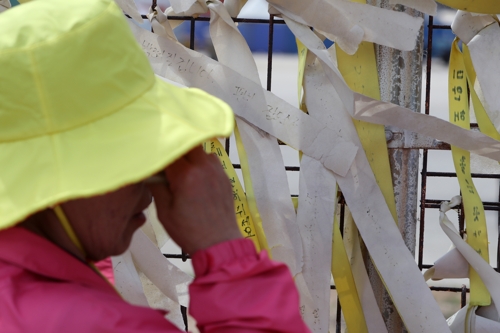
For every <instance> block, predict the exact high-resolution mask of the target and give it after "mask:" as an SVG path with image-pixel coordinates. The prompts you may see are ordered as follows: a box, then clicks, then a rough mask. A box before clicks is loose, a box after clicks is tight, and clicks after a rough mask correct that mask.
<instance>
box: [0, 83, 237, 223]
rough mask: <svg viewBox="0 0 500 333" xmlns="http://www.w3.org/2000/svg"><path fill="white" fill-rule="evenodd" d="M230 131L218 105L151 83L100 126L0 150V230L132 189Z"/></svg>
mask: <svg viewBox="0 0 500 333" xmlns="http://www.w3.org/2000/svg"><path fill="white" fill-rule="evenodd" d="M76 93H77V92H76ZM233 126H234V116H233V113H232V110H231V108H230V107H229V106H228V105H227V104H226V103H224V102H223V101H221V100H219V99H217V98H215V97H213V96H211V95H208V94H207V93H205V92H203V91H201V90H198V89H190V88H179V87H175V86H173V85H170V84H167V83H165V82H163V81H162V80H161V79H159V78H156V81H155V83H154V84H153V86H152V87H151V89H149V90H148V91H147V92H145V93H144V94H143V95H141V96H140V97H139V98H137V99H136V100H134V101H133V102H132V103H130V104H129V105H127V106H125V107H124V108H122V109H120V110H117V111H116V112H114V113H111V114H110V115H108V116H106V117H104V118H101V119H99V120H96V121H93V122H90V123H87V124H85V125H83V126H79V127H76V128H73V129H70V130H67V131H64V132H59V133H54V134H51V135H44V136H38V137H34V138H31V139H27V140H20V141H13V142H3V143H0V161H2V162H3V163H6V164H5V165H3V166H2V169H3V170H2V172H1V173H0V229H4V228H8V227H10V226H13V225H14V224H16V223H18V222H20V221H22V220H24V219H25V218H26V217H27V216H29V215H30V214H32V213H34V212H36V211H39V210H41V209H44V208H47V207H50V206H53V205H55V204H57V203H60V202H64V201H67V200H70V199H75V198H81V197H89V196H94V195H98V194H103V193H106V192H109V191H113V190H115V189H118V188H120V187H122V186H124V185H127V184H131V183H135V182H138V181H140V180H142V179H144V178H146V177H148V176H150V175H152V174H154V173H156V172H158V171H159V170H161V169H163V168H165V167H166V166H167V165H169V164H170V163H172V162H173V161H175V160H176V159H178V158H179V157H181V156H182V155H184V154H185V153H186V152H188V151H189V150H191V149H192V148H194V147H195V146H197V145H199V144H201V143H202V142H203V141H205V140H207V139H210V138H214V137H220V136H229V135H230V134H231V133H232V130H233ZM9 161H12V165H9Z"/></svg>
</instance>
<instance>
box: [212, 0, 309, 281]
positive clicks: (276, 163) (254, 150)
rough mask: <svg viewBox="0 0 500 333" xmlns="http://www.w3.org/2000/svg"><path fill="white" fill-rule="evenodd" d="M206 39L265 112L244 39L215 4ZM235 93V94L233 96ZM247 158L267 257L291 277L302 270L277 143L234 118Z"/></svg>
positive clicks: (292, 212) (258, 108)
mask: <svg viewBox="0 0 500 333" xmlns="http://www.w3.org/2000/svg"><path fill="white" fill-rule="evenodd" d="M209 9H210V35H211V38H212V42H213V45H214V48H215V51H216V54H217V58H218V59H219V62H220V63H221V64H224V65H226V66H228V67H229V68H231V69H233V70H234V71H235V72H237V73H239V74H240V75H243V76H244V77H247V78H249V79H250V80H251V81H252V82H253V83H254V84H255V85H256V86H258V87H259V89H257V90H256V91H255V96H254V97H253V98H254V99H255V102H256V103H255V105H254V110H253V112H254V113H257V112H259V111H260V110H265V109H266V108H267V103H266V96H265V95H264V93H263V90H262V88H261V87H260V79H259V75H258V71H257V66H256V64H255V61H254V59H253V56H252V53H251V51H250V48H249V47H248V45H247V43H246V42H245V39H244V38H243V36H242V35H241V33H240V32H239V30H238V28H237V27H236V26H235V24H234V22H233V20H232V19H231V17H230V16H229V13H228V12H227V10H226V7H224V6H223V5H222V3H220V2H213V3H210V4H209ZM238 93H239V92H238V91H236V94H238ZM236 123H237V125H238V129H239V132H240V135H241V139H242V142H243V146H244V147H245V150H246V153H247V155H248V162H249V167H250V176H251V179H252V185H253V190H254V194H255V199H256V202H257V207H258V209H259V214H260V215H261V218H262V223H263V227H264V231H265V233H266V238H267V242H268V245H269V248H270V249H271V252H272V255H273V258H275V259H276V260H280V261H283V262H285V263H286V264H287V265H288V267H289V268H290V270H291V272H292V274H293V275H296V274H298V273H299V272H300V271H301V269H302V256H303V251H302V241H301V238H300V233H299V229H298V227H297V220H296V214H295V209H294V207H293V204H292V201H291V200H290V197H291V195H290V191H289V186H288V179H287V176H286V172H285V166H284V162H283V159H282V156H281V151H280V148H279V146H278V141H277V140H276V138H275V137H273V136H270V135H268V134H267V133H263V132H262V131H261V130H260V129H258V128H255V127H254V126H252V125H250V124H248V123H247V122H246V121H245V120H243V119H241V118H239V117H236Z"/></svg>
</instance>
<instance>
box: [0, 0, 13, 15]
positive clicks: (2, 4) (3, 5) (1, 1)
mask: <svg viewBox="0 0 500 333" xmlns="http://www.w3.org/2000/svg"><path fill="white" fill-rule="evenodd" d="M9 8H11V4H10V0H0V13H1V12H4V11H6V10H7V9H9Z"/></svg>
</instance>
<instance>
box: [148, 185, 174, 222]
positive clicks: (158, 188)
mask: <svg viewBox="0 0 500 333" xmlns="http://www.w3.org/2000/svg"><path fill="white" fill-rule="evenodd" d="M147 186H148V188H149V190H150V191H151V194H152V195H153V198H154V203H155V206H156V211H157V214H158V215H160V214H162V213H164V212H165V210H168V208H169V207H170V206H171V205H172V200H173V196H172V193H171V192H170V189H169V188H168V187H167V186H165V185H164V184H150V185H147Z"/></svg>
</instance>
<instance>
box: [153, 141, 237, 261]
mask: <svg viewBox="0 0 500 333" xmlns="http://www.w3.org/2000/svg"><path fill="white" fill-rule="evenodd" d="M165 175H166V177H167V180H168V183H169V184H168V185H166V184H152V185H149V188H150V190H151V193H152V194H153V197H154V201H155V205H156V210H157V214H158V219H159V220H160V222H161V223H162V224H163V226H164V227H165V229H166V230H167V232H168V234H169V235H170V237H172V239H173V240H174V241H175V242H176V243H177V244H178V245H179V246H180V247H181V248H182V249H183V250H184V251H186V252H187V253H189V254H193V253H194V252H196V251H198V250H202V249H205V248H207V247H209V246H212V245H215V244H217V243H221V242H224V241H227V240H231V239H236V238H241V237H242V236H241V233H240V231H239V229H238V226H237V224H236V218H235V213H234V204H233V197H232V190H231V184H230V182H229V179H228V177H227V175H226V173H225V172H224V170H223V169H222V166H221V165H220V162H219V159H218V158H217V156H215V155H213V154H206V153H205V152H204V151H203V149H202V148H201V147H197V148H194V149H193V150H191V151H190V152H188V153H187V154H186V155H184V156H182V157H181V158H179V159H178V160H177V161H175V162H174V163H173V164H171V165H170V166H168V167H167V168H166V169H165Z"/></svg>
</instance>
